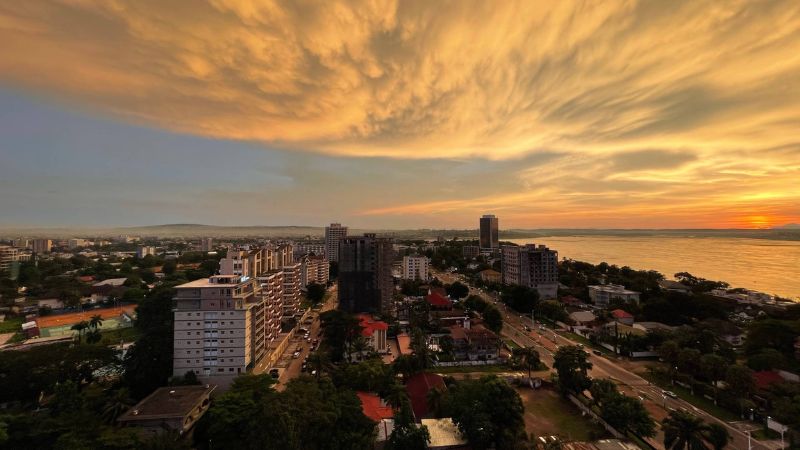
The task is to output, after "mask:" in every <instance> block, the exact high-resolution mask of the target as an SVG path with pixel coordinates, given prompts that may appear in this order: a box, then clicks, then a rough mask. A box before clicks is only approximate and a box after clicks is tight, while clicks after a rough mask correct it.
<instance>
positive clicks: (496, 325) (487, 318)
mask: <svg viewBox="0 0 800 450" xmlns="http://www.w3.org/2000/svg"><path fill="white" fill-rule="evenodd" d="M483 321H484V323H486V328H488V329H490V330H492V331H493V332H495V333H497V334H500V331H501V330H502V329H503V316H502V315H501V314H500V311H498V310H497V308H495V307H494V306H490V307H488V308H486V309H485V310H484V312H483Z"/></svg>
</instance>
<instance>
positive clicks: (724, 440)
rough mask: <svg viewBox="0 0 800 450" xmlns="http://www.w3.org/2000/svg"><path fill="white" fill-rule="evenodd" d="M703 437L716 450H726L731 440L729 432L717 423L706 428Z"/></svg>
mask: <svg viewBox="0 0 800 450" xmlns="http://www.w3.org/2000/svg"><path fill="white" fill-rule="evenodd" d="M703 437H705V439H706V441H708V443H709V444H711V446H712V447H714V450H722V449H724V448H725V447H727V445H728V443H729V442H730V440H731V435H730V433H728V430H727V429H726V428H725V427H724V426H722V425H720V424H718V423H716V422H715V423H710V424H708V425H707V426H706V429H705V430H704V432H703Z"/></svg>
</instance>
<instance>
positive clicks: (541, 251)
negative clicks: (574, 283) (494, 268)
mask: <svg viewBox="0 0 800 450" xmlns="http://www.w3.org/2000/svg"><path fill="white" fill-rule="evenodd" d="M502 258H503V259H502V279H503V283H505V284H510V285H520V286H526V287H529V288H532V289H536V290H537V291H538V292H539V296H540V297H541V298H542V299H552V298H556V297H557V296H558V252H556V251H555V250H551V249H549V248H547V247H546V246H544V245H534V244H527V245H523V246H518V245H505V246H503V247H502Z"/></svg>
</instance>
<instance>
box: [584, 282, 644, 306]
mask: <svg viewBox="0 0 800 450" xmlns="http://www.w3.org/2000/svg"><path fill="white" fill-rule="evenodd" d="M589 298H590V299H592V302H594V304H595V305H597V306H607V305H608V304H609V302H611V300H613V299H615V298H616V299H619V300H622V301H623V302H626V303H628V302H634V303H639V293H638V292H636V291H630V290H628V289H625V286H622V285H619V284H602V285H596V286H589Z"/></svg>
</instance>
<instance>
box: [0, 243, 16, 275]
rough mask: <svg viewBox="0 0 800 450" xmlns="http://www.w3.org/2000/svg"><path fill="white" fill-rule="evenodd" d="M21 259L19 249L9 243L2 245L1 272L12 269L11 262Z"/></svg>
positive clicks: (0, 253) (0, 256) (0, 255)
mask: <svg viewBox="0 0 800 450" xmlns="http://www.w3.org/2000/svg"><path fill="white" fill-rule="evenodd" d="M15 261H19V251H18V250H17V249H16V248H14V247H9V246H8V245H0V272H7V271H9V270H11V264H13V263H14V262H15Z"/></svg>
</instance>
